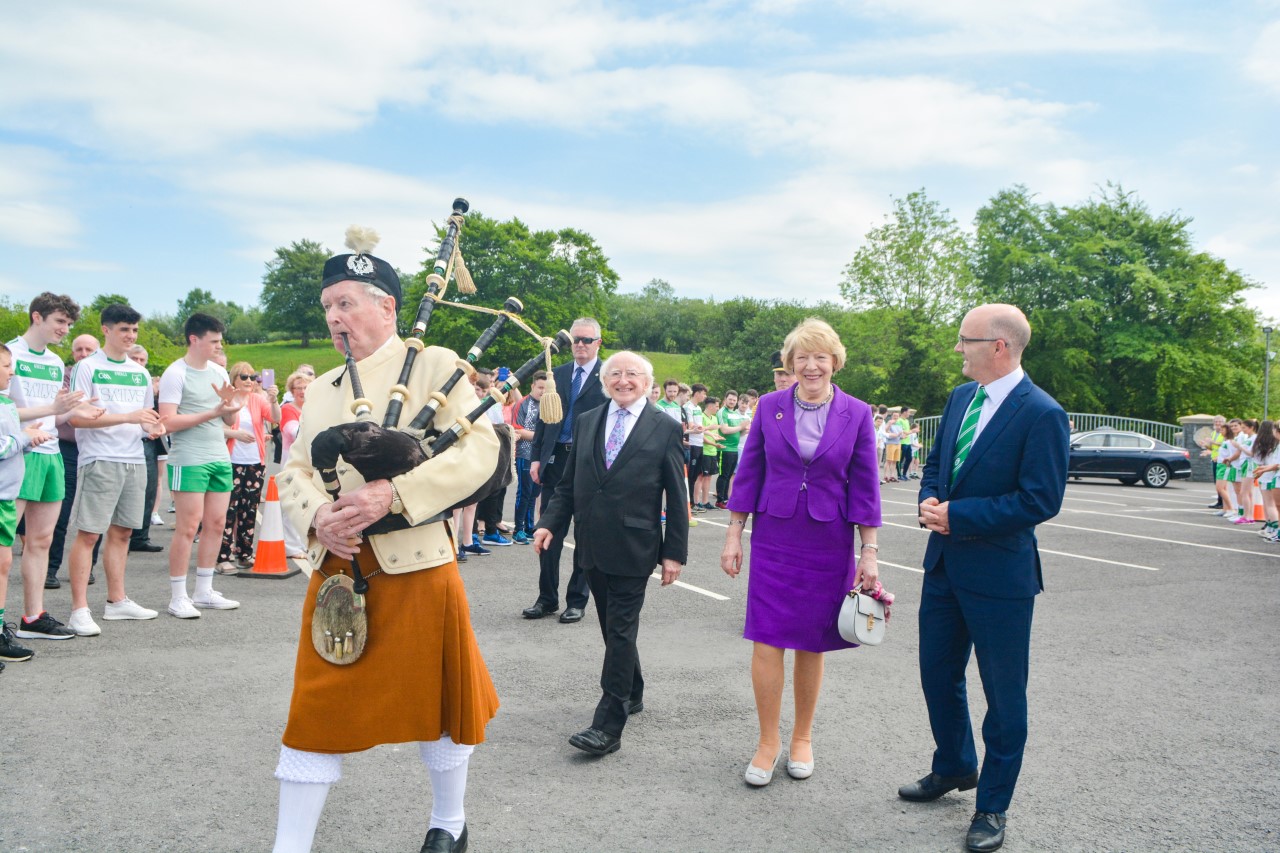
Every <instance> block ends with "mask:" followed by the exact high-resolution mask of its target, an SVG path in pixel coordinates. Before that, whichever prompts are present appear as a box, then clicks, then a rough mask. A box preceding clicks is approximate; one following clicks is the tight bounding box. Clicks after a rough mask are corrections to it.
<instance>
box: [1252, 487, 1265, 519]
mask: <svg viewBox="0 0 1280 853" xmlns="http://www.w3.org/2000/svg"><path fill="white" fill-rule="evenodd" d="M1253 520H1254V521H1266V520H1267V510H1266V508H1265V507H1263V505H1262V489H1260V488H1258V484H1257V483H1254V484H1253Z"/></svg>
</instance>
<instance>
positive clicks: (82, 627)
mask: <svg viewBox="0 0 1280 853" xmlns="http://www.w3.org/2000/svg"><path fill="white" fill-rule="evenodd" d="M67 627H68V628H70V629H71V630H72V631H75V632H76V636H77V637H96V636H98V635H99V634H101V633H102V629H101V628H99V627H98V623H96V622H94V621H93V616H91V615H90V614H89V608H87V607H81V608H80V609H79V610H72V611H71V618H70V619H68V620H67Z"/></svg>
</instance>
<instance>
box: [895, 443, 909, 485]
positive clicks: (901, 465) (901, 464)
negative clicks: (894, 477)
mask: <svg viewBox="0 0 1280 853" xmlns="http://www.w3.org/2000/svg"><path fill="white" fill-rule="evenodd" d="M901 447H902V455H901V456H899V457H898V479H899V480H905V479H906V478H907V472H908V471H910V470H911V445H910V444H907V443H906V442H905V441H904V442H902V445H901Z"/></svg>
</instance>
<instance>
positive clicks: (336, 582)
mask: <svg viewBox="0 0 1280 853" xmlns="http://www.w3.org/2000/svg"><path fill="white" fill-rule="evenodd" d="M368 640H369V617H368V614H367V613H366V611H365V606H364V596H363V595H360V594H359V593H357V592H356V591H355V582H354V581H353V580H352V579H351V578H350V577H349V576H348V575H333V576H331V577H328V578H326V579H325V581H324V583H322V584H320V589H319V590H317V591H316V607H315V610H314V611H313V613H312V615H311V644H312V645H313V646H315V649H316V654H318V655H320V657H322V658H324V659H325V660H327V661H328V662H329V663H336V664H338V665H340V666H344V665H346V664H349V663H355V662H356V661H357V660H359V659H360V655H362V654H364V647H365V643H367V642H368Z"/></svg>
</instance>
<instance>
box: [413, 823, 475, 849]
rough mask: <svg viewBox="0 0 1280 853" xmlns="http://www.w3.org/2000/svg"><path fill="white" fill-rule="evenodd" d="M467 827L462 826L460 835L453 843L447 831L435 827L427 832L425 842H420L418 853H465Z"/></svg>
mask: <svg viewBox="0 0 1280 853" xmlns="http://www.w3.org/2000/svg"><path fill="white" fill-rule="evenodd" d="M466 851H467V825H466V824H465V823H464V824H463V825H462V834H461V835H459V836H458V838H457V840H456V841H455V840H454V838H453V836H452V835H450V834H449V830H447V829H441V828H440V827H438V826H437V827H436V828H435V829H431V830H428V831H427V840H426V841H424V842H422V850H421V851H420V853H466Z"/></svg>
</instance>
